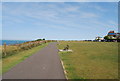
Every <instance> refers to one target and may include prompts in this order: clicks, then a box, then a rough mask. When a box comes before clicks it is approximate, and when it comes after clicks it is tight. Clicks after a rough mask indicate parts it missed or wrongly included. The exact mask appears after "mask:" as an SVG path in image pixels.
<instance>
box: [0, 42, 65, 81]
mask: <svg viewBox="0 0 120 81" xmlns="http://www.w3.org/2000/svg"><path fill="white" fill-rule="evenodd" d="M56 44H57V43H56V42H53V43H50V44H49V45H48V46H46V47H45V48H43V49H42V50H40V51H39V52H37V53H36V54H33V55H32V56H30V57H29V58H27V59H26V60H24V61H23V62H21V63H19V64H17V65H16V66H15V67H13V68H12V69H11V70H10V71H8V72H7V73H5V74H4V75H3V77H2V78H3V79H65V75H64V71H63V68H62V64H61V62H60V57H59V55H58V49H57V46H56Z"/></svg>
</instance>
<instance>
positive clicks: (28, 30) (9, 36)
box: [2, 2, 118, 40]
mask: <svg viewBox="0 0 120 81" xmlns="http://www.w3.org/2000/svg"><path fill="white" fill-rule="evenodd" d="M110 30H114V31H116V32H117V31H118V3H117V2H3V3H2V39H4V40H35V39H38V38H45V39H48V40H51V39H54V40H87V39H95V37H96V36H101V37H104V36H105V35H106V34H107V33H108V31H110Z"/></svg>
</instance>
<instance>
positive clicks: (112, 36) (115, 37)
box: [104, 31, 120, 42]
mask: <svg viewBox="0 0 120 81" xmlns="http://www.w3.org/2000/svg"><path fill="white" fill-rule="evenodd" d="M104 39H105V40H106V41H108V42H113V41H119V40H120V33H115V32H114V31H109V32H108V34H107V36H105V37H104Z"/></svg>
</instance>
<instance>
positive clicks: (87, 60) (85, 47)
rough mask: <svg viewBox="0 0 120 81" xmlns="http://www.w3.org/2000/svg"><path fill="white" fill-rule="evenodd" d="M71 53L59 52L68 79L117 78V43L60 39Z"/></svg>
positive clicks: (61, 43)
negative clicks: (68, 47)
mask: <svg viewBox="0 0 120 81" xmlns="http://www.w3.org/2000/svg"><path fill="white" fill-rule="evenodd" d="M67 44H68V45H69V46H70V49H72V50H73V52H72V53H65V52H60V54H59V55H60V57H61V60H62V61H63V63H64V66H65V70H66V71H67V74H66V75H67V77H68V78H69V79H118V43H116V42H82V41H81V42H80V41H60V42H59V45H58V47H59V48H60V49H63V48H64V47H65V46H66V45H67Z"/></svg>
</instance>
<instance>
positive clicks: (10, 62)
mask: <svg viewBox="0 0 120 81" xmlns="http://www.w3.org/2000/svg"><path fill="white" fill-rule="evenodd" d="M47 45H48V43H46V44H42V45H40V46H37V47H34V48H32V49H29V50H25V51H22V52H19V53H17V54H15V55H12V56H9V57H6V58H3V59H2V74H4V73H5V72H7V71H9V70H10V69H11V68H12V67H14V66H15V65H16V64H18V63H20V62H22V61H24V60H25V59H26V58H28V57H29V56H31V55H33V54H35V53H36V52H38V51H39V50H40V49H42V48H43V47H45V46H47ZM0 63H1V61H0Z"/></svg>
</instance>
